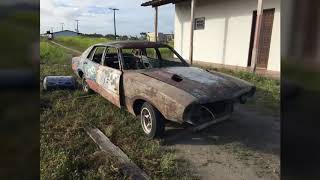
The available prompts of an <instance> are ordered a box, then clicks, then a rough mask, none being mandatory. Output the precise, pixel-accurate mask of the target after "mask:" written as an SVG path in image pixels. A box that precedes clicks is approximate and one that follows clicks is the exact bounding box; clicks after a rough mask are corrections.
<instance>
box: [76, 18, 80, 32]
mask: <svg viewBox="0 0 320 180" xmlns="http://www.w3.org/2000/svg"><path fill="white" fill-rule="evenodd" d="M75 21H76V22H77V33H79V21H80V20H78V19H75Z"/></svg>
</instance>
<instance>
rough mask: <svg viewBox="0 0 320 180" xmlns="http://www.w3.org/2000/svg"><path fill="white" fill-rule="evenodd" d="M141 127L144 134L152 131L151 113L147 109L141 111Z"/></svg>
mask: <svg viewBox="0 0 320 180" xmlns="http://www.w3.org/2000/svg"><path fill="white" fill-rule="evenodd" d="M141 125H142V129H143V131H144V132H145V133H146V134H149V133H150V132H151V129H152V118H151V113H150V111H149V110H148V109H147V108H143V109H142V110H141Z"/></svg>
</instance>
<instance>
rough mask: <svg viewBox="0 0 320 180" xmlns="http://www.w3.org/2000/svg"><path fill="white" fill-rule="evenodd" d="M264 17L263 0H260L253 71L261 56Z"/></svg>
mask: <svg viewBox="0 0 320 180" xmlns="http://www.w3.org/2000/svg"><path fill="white" fill-rule="evenodd" d="M262 18H263V0H258V8H257V23H256V27H255V34H254V43H253V49H252V59H251V67H252V71H253V72H255V71H256V67H257V60H258V57H259V46H260V35H261V26H262Z"/></svg>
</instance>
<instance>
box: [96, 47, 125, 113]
mask: <svg viewBox="0 0 320 180" xmlns="http://www.w3.org/2000/svg"><path fill="white" fill-rule="evenodd" d="M121 75H122V71H121V66H120V56H119V51H118V49H117V48H114V47H107V48H106V51H105V54H104V57H103V60H102V64H101V66H99V69H98V71H97V83H98V85H99V93H100V94H101V95H102V96H103V97H104V98H106V99H108V100H109V101H110V102H111V103H113V104H115V105H116V106H118V107H121V104H120V79H121Z"/></svg>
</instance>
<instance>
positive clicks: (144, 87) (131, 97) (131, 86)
mask: <svg viewBox="0 0 320 180" xmlns="http://www.w3.org/2000/svg"><path fill="white" fill-rule="evenodd" d="M123 83H124V92H125V96H126V99H128V101H129V102H127V105H128V107H129V108H128V109H129V111H131V112H133V110H132V109H133V103H134V102H135V100H137V99H141V100H144V101H147V102H149V103H150V104H152V105H153V106H154V107H155V108H157V109H158V110H159V111H160V112H161V114H162V115H163V116H164V117H165V118H166V119H168V120H172V121H176V122H180V123H181V122H183V112H184V110H185V108H186V106H187V105H189V104H190V103H191V102H192V101H194V100H195V97H193V96H192V95H190V94H189V93H187V92H185V91H183V90H181V89H178V88H176V87H174V86H172V85H169V84H166V83H164V82H162V81H159V80H156V79H154V78H151V77H149V76H145V75H143V74H140V73H124V76H123Z"/></svg>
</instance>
